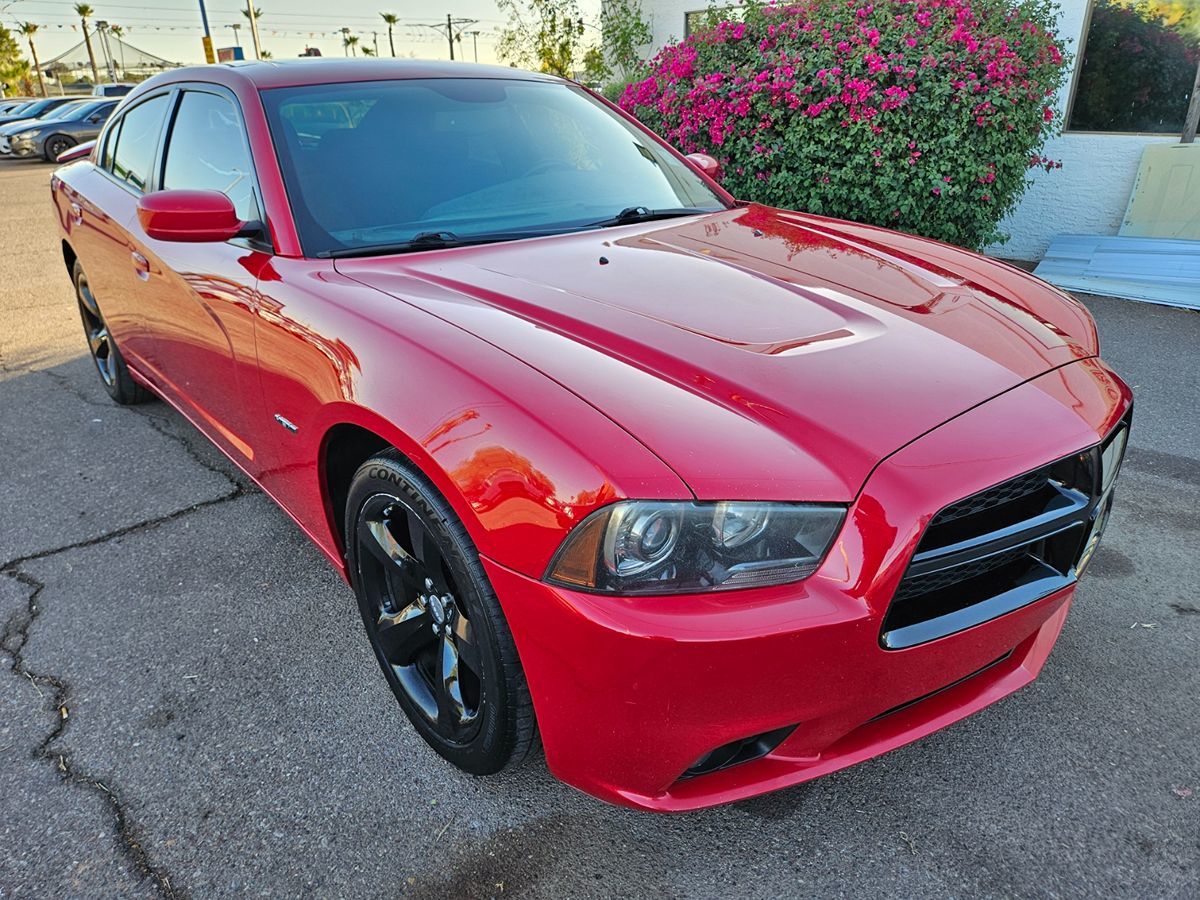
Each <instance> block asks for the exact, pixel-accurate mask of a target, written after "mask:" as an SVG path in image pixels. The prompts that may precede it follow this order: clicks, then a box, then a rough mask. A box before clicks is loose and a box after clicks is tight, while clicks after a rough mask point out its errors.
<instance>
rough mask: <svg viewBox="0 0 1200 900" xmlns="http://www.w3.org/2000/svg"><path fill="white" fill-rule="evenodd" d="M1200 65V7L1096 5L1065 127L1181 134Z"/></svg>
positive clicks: (1195, 3)
mask: <svg viewBox="0 0 1200 900" xmlns="http://www.w3.org/2000/svg"><path fill="white" fill-rule="evenodd" d="M1198 65H1200V0H1170V2H1147V0H1097V2H1096V3H1095V4H1094V5H1093V6H1092V14H1091V18H1090V21H1089V23H1088V30H1087V34H1086V35H1085V38H1084V45H1083V62H1082V63H1081V65H1080V67H1079V80H1078V82H1077V83H1076V85H1075V98H1074V102H1073V103H1072V104H1071V121H1070V123H1069V125H1068V128H1070V129H1071V130H1073V131H1142V132H1158V133H1165V134H1178V133H1179V132H1181V131H1182V130H1183V120H1184V115H1185V114H1186V112H1187V107H1188V100H1189V97H1190V94H1191V91H1192V85H1193V84H1194V81H1195V78H1196V68H1197V66H1198Z"/></svg>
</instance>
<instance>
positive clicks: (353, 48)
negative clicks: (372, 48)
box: [342, 34, 358, 56]
mask: <svg viewBox="0 0 1200 900" xmlns="http://www.w3.org/2000/svg"><path fill="white" fill-rule="evenodd" d="M342 46H343V47H345V48H346V49H347V50H348V51H349V52H350V54H351V55H353V56H358V35H357V34H348V35H346V36H345V37H344V38H342Z"/></svg>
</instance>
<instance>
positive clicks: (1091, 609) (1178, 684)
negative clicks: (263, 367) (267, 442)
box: [0, 162, 1200, 898]
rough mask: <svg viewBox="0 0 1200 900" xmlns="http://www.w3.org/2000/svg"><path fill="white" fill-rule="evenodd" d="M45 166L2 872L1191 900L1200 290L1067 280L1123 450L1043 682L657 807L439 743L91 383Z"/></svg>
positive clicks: (10, 672) (8, 393)
mask: <svg viewBox="0 0 1200 900" xmlns="http://www.w3.org/2000/svg"><path fill="white" fill-rule="evenodd" d="M50 171H51V170H50V168H49V167H48V166H46V165H44V164H38V163H22V162H0V198H2V203H0V209H3V212H4V215H3V219H2V221H0V411H2V415H0V497H2V498H3V513H4V515H3V520H2V522H0V623H4V624H3V637H2V647H3V652H2V653H0V659H2V660H3V666H2V667H0V684H2V688H0V897H65V896H86V897H106V896H118V895H119V896H130V895H153V894H154V893H156V892H157V893H160V894H163V895H167V896H192V897H211V896H240V895H248V896H265V895H270V896H296V895H319V896H347V897H357V896H380V895H383V896H397V895H400V896H418V897H453V898H459V897H493V896H495V897H509V896H515V897H545V898H564V897H571V898H576V897H611V896H626V897H628V896H637V897H641V896H652V897H713V896H737V897H742V896H746V897H782V896H796V897H811V896H822V897H825V896H844V897H854V898H864V897H905V896H930V897H948V896H955V897H963V896H1004V897H1076V896H1114V897H1140V898H1141V897H1180V898H1190V897H1197V896H1200V365H1198V363H1200V314H1196V313H1190V312H1184V311H1178V310H1170V309H1165V308H1160V307H1153V306H1146V305H1140V304H1135V303H1128V302H1121V301H1115V300H1107V299H1100V298H1085V299H1086V302H1087V303H1088V305H1089V307H1090V308H1091V309H1092V310H1093V312H1094V313H1095V315H1096V317H1097V319H1098V321H1099V324H1100V331H1101V338H1102V342H1103V345H1104V355H1105V357H1106V359H1107V360H1108V362H1109V363H1110V364H1111V365H1113V366H1114V367H1115V368H1116V369H1117V370H1118V371H1120V372H1121V373H1122V374H1124V375H1125V377H1126V378H1127V379H1128V380H1129V382H1130V383H1131V384H1132V385H1134V388H1135V393H1136V396H1137V405H1136V409H1135V422H1134V431H1133V437H1132V448H1131V450H1130V454H1129V457H1128V460H1127V463H1126V467H1125V469H1124V474H1123V476H1122V478H1123V481H1122V483H1121V486H1120V489H1119V492H1118V500H1117V509H1116V513H1115V518H1114V521H1113V524H1112V526H1111V529H1110V531H1109V534H1108V537H1107V538H1106V543H1105V544H1104V545H1103V547H1102V549H1101V551H1100V553H1099V555H1098V556H1097V558H1096V561H1095V563H1094V565H1093V568H1092V570H1091V572H1090V574H1089V577H1088V579H1087V580H1086V581H1085V583H1084V584H1083V586H1082V587H1081V589H1080V591H1079V594H1078V598H1077V601H1076V605H1075V607H1074V609H1073V611H1072V613H1071V616H1070V618H1069V619H1068V621H1067V625H1066V628H1065V630H1064V632H1063V635H1062V637H1061V639H1060V641H1059V644H1058V646H1057V648H1056V649H1055V651H1054V654H1053V655H1052V657H1051V659H1050V661H1049V663H1048V664H1047V666H1046V668H1045V670H1044V671H1043V673H1042V676H1041V678H1040V680H1039V681H1038V682H1036V683H1035V684H1034V685H1032V686H1031V687H1029V688H1027V689H1025V690H1023V691H1021V692H1019V693H1018V694H1016V695H1015V696H1013V697H1010V698H1008V699H1006V700H1004V701H1003V702H1001V703H1000V704H998V705H996V706H994V707H991V708H990V709H988V710H985V711H984V712H983V713H981V714H980V715H977V716H975V717H973V718H971V719H968V720H966V721H964V722H962V723H959V724H957V725H955V726H953V727H951V728H949V729H947V730H945V731H942V732H940V733H938V734H936V735H934V736H932V737H930V738H927V739H925V740H923V741H920V742H918V743H916V744H914V745H911V746H909V747H906V748H903V749H901V750H898V751H896V752H894V753H891V754H889V755H887V756H884V757H882V758H880V759H876V760H873V761H870V762H867V763H864V764H862V765H859V766H857V767H854V768H852V769H849V770H846V771H843V772H840V773H838V774H835V775H833V776H830V777H827V778H824V779H822V780H820V781H817V782H813V783H810V784H808V785H804V786H801V787H798V788H795V789H792V790H788V791H784V792H781V793H778V794H774V795H770V796H767V797H763V798H759V799H756V800H753V801H749V802H745V803H740V804H737V805H734V806H730V807H725V808H721V809H715V810H709V811H706V812H702V813H696V814H690V815H685V816H675V817H664V816H654V815H648V814H642V813H636V812H632V811H628V810H624V809H617V808H613V807H609V806H606V805H604V804H602V803H600V802H599V801H595V800H592V799H591V798H589V797H587V796H584V795H582V794H579V793H577V792H575V791H573V790H572V789H570V788H567V787H565V786H563V785H561V784H559V783H558V782H556V781H555V780H554V779H552V778H551V777H550V776H549V775H548V774H547V773H546V771H545V768H544V765H543V764H542V763H541V761H540V760H535V761H533V762H532V763H530V764H527V765H526V766H524V767H523V768H522V769H520V770H518V771H517V772H516V773H513V774H506V775H503V776H500V777H497V778H493V779H488V780H479V779H475V778H472V777H470V776H467V775H464V774H461V773H459V772H457V771H456V770H454V769H452V768H450V767H449V765H448V764H446V763H444V762H443V761H442V760H441V759H440V758H439V757H438V756H436V755H435V754H434V753H433V752H432V751H431V750H429V749H428V748H427V747H426V746H425V744H424V743H423V742H422V741H421V740H420V739H419V738H418V737H417V735H416V734H415V732H414V731H413V730H412V729H411V728H410V727H409V725H408V724H407V722H406V721H405V720H404V717H403V715H402V714H401V712H400V710H399V708H398V707H397V706H396V705H395V703H394V701H393V698H392V696H391V694H390V693H389V691H388V689H387V687H386V685H385V683H384V681H383V678H382V677H381V676H380V675H379V673H378V670H377V667H376V664H375V661H374V659H373V658H372V656H371V653H370V651H369V649H368V647H367V645H366V641H365V639H364V637H363V635H362V633H361V631H362V628H361V623H360V621H359V619H358V613H357V611H356V609H355V605H354V598H353V595H352V593H351V591H350V590H349V588H347V587H346V586H345V585H344V584H343V583H342V582H341V581H340V580H339V578H338V577H337V576H336V575H335V574H334V573H333V572H332V571H331V569H330V568H329V566H328V565H327V563H325V562H324V560H323V559H322V558H321V557H320V555H319V554H318V552H317V551H316V550H315V549H314V548H313V547H311V546H310V545H309V544H308V542H307V541H306V539H305V538H304V537H302V535H301V534H300V532H299V531H298V529H297V528H296V527H295V526H294V525H293V524H292V523H291V521H290V520H289V519H287V518H286V517H285V515H284V514H283V513H282V512H281V511H279V510H278V509H277V508H276V507H275V506H274V505H273V504H272V502H271V501H270V500H269V499H267V498H266V497H265V496H264V495H263V494H262V493H260V492H259V491H258V490H257V489H255V488H254V487H253V486H252V485H250V484H249V483H247V482H246V480H245V479H244V478H243V476H241V475H240V474H239V473H238V472H237V471H235V469H234V468H233V466H232V465H230V464H228V463H227V462H226V461H225V460H224V459H223V458H222V457H221V456H220V455H219V454H218V453H217V452H216V451H215V450H213V449H211V448H210V446H209V445H208V444H207V443H206V442H205V440H204V439H203V438H201V437H199V435H198V434H197V433H196V432H195V431H194V430H193V429H192V428H191V427H190V426H189V425H188V424H187V423H186V422H184V421H183V420H182V419H181V418H180V417H179V416H177V415H176V414H175V413H173V412H172V411H171V410H170V409H168V408H167V407H166V406H164V405H163V404H161V403H152V404H148V405H145V406H142V407H137V408H133V409H123V408H119V407H117V406H115V405H113V404H111V403H110V402H109V401H108V398H107V396H106V395H105V394H104V392H103V391H102V389H101V386H100V383H99V380H98V379H97V377H96V373H95V371H94V368H93V366H92V364H91V362H90V360H89V359H88V358H87V357H86V356H85V355H84V351H85V345H84V341H83V335H82V329H81V327H80V322H79V317H78V314H77V312H76V309H75V305H74V298H73V294H72V291H71V287H70V283H69V280H68V277H67V275H66V272H65V269H64V267H63V263H62V257H61V254H60V251H59V247H58V245H57V239H56V237H55V235H54V232H53V223H52V221H51V216H50V208H49V202H48V199H49V194H48V181H49V176H50ZM880 389H881V390H886V384H884V383H881V385H880Z"/></svg>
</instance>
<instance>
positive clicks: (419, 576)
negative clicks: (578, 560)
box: [346, 452, 535, 775]
mask: <svg viewBox="0 0 1200 900" xmlns="http://www.w3.org/2000/svg"><path fill="white" fill-rule="evenodd" d="M346 526H347V528H346V535H347V541H346V543H347V550H348V561H349V563H350V570H351V577H352V580H353V583H354V588H355V592H356V594H357V595H358V603H359V612H360V613H361V614H362V618H363V624H364V626H365V627H366V631H367V636H368V639H369V640H370V642H371V646H372V649H374V651H375V656H376V658H377V659H378V661H379V665H380V668H381V669H382V670H383V673H384V676H385V677H386V679H387V681H388V684H389V685H390V686H391V688H392V691H393V693H395V695H396V698H397V700H398V701H399V702H400V705H401V707H402V708H403V709H404V711H405V713H407V715H408V717H409V719H410V720H411V721H412V723H413V725H414V727H416V729H417V730H418V731H419V732H420V733H421V735H422V737H424V738H425V740H426V741H427V742H428V743H429V744H430V745H431V746H432V747H433V748H434V749H435V750H436V751H437V752H438V753H440V754H441V755H442V756H444V757H445V758H447V759H449V760H450V761H451V762H453V763H454V764H455V765H457V766H459V767H460V768H462V769H464V770H466V771H468V772H471V773H473V774H477V775H486V774H491V773H493V772H497V771H499V770H500V769H503V768H504V767H505V766H507V765H509V764H510V763H516V762H519V761H520V760H521V759H522V758H524V756H525V755H526V754H527V753H528V750H529V748H530V746H531V745H532V743H533V740H534V737H535V726H534V722H533V710H532V703H531V701H530V699H529V690H528V687H527V685H526V683H525V678H524V674H523V672H522V671H521V667H520V662H519V660H518V659H517V656H516V648H515V646H514V644H513V640H512V635H511V633H510V632H509V630H508V626H507V623H506V622H505V621H504V616H503V613H502V611H501V610H500V606H499V602H498V601H497V600H496V597H495V594H494V592H493V591H492V589H491V585H490V584H489V583H488V581H487V577H486V574H485V573H484V572H483V568H482V565H481V564H480V563H479V555H478V551H476V550H475V549H474V547H473V545H472V544H471V542H470V538H469V536H468V535H467V533H466V530H465V529H464V528H463V527H462V524H461V523H460V522H459V521H458V520H457V518H455V516H454V514H453V512H452V511H451V510H450V509H449V507H448V505H447V504H446V502H445V500H443V499H442V498H441V496H440V495H438V494H437V492H436V491H435V490H433V488H432V487H431V486H430V485H429V484H428V483H427V482H426V481H425V479H424V478H423V477H422V476H421V475H420V473H419V472H417V471H416V470H415V468H414V467H412V465H411V464H410V463H408V462H407V461H406V460H404V459H403V458H402V457H400V456H399V455H398V454H396V453H394V452H390V453H385V454H381V455H380V456H377V457H374V458H372V459H371V460H368V461H367V463H365V464H364V465H363V466H362V467H361V468H360V469H359V470H358V473H357V474H356V475H355V478H354V481H353V483H352V485H351V489H350V498H349V503H348V504H347V522H346Z"/></svg>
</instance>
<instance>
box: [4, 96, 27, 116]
mask: <svg viewBox="0 0 1200 900" xmlns="http://www.w3.org/2000/svg"><path fill="white" fill-rule="evenodd" d="M32 101H33V98H32V97H5V98H4V99H3V100H0V115H5V114H7V113H10V112H12V111H13V110H15V109H16V108H17V107H19V106H25V105H26V104H27V103H30V102H32Z"/></svg>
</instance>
